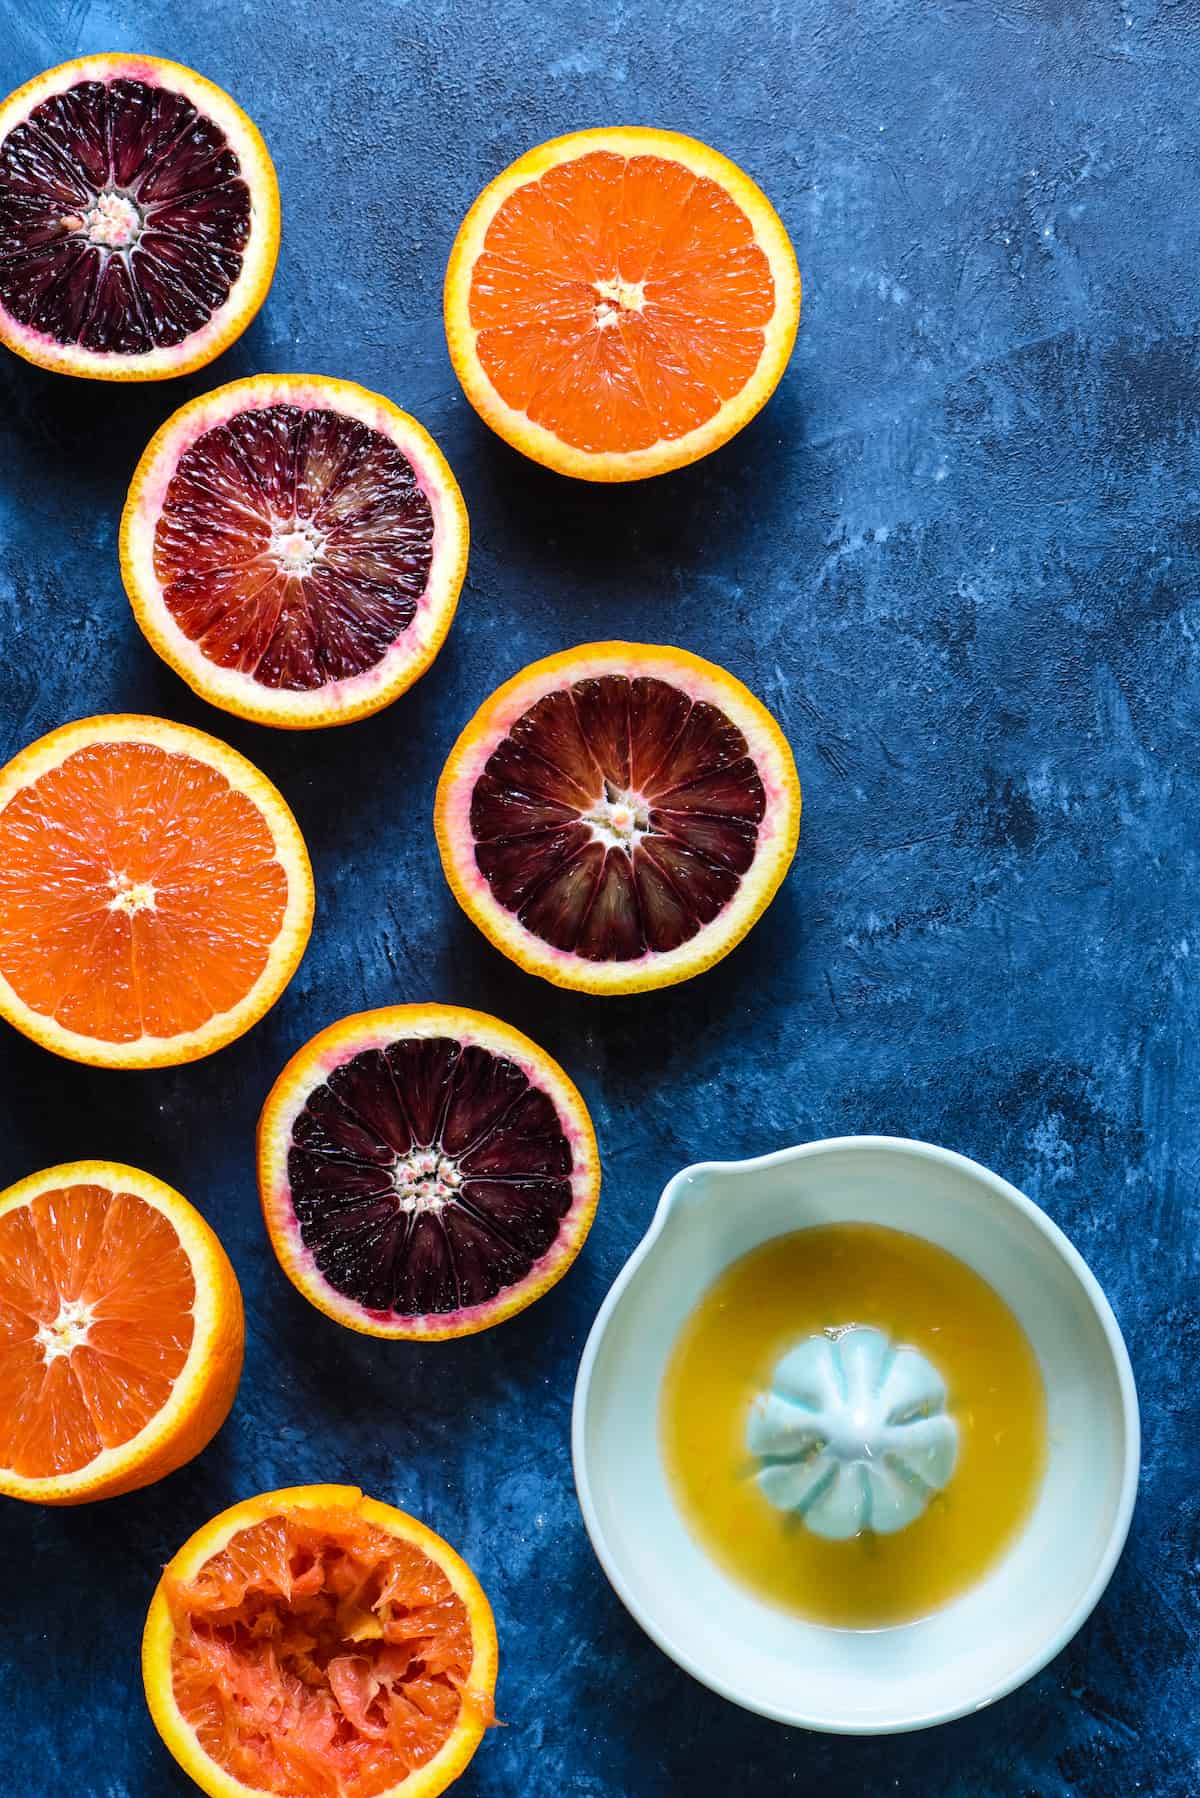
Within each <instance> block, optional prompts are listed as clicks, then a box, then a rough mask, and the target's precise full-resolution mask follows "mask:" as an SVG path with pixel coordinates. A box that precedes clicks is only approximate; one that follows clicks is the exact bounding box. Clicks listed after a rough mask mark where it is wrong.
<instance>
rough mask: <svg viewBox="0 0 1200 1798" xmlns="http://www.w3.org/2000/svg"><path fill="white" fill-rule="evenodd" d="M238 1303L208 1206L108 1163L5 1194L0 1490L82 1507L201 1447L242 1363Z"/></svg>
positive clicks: (55, 1173) (0, 1207)
mask: <svg viewBox="0 0 1200 1798" xmlns="http://www.w3.org/2000/svg"><path fill="white" fill-rule="evenodd" d="M244 1334H245V1331H244V1325H243V1320H242V1297H241V1293H240V1292H239V1290H238V1283H237V1278H236V1276H235V1274H234V1271H233V1269H232V1267H231V1266H230V1265H229V1260H228V1258H227V1256H226V1254H225V1251H224V1249H222V1247H221V1245H220V1243H219V1242H218V1241H217V1239H216V1237H215V1236H214V1235H213V1232H212V1231H211V1230H210V1229H209V1227H208V1225H207V1224H206V1223H205V1221H204V1219H203V1218H202V1217H201V1216H200V1214H199V1212H198V1211H195V1210H194V1209H193V1208H192V1206H191V1205H189V1204H188V1202H187V1200H186V1199H185V1198H183V1197H182V1196H181V1195H180V1194H179V1193H177V1192H175V1191H174V1190H173V1189H172V1188H171V1187H169V1186H166V1185H164V1184H163V1182H162V1181H161V1180H155V1179H154V1178H153V1176H152V1175H150V1174H143V1173H141V1172H139V1170H138V1169H137V1168H132V1167H123V1166H121V1165H120V1164H119V1163H117V1162H112V1161H73V1162H70V1163H69V1164H67V1165H66V1166H63V1167H52V1168H48V1169H47V1170H46V1171H45V1172H44V1173H40V1174H31V1175H30V1176H29V1178H28V1179H27V1180H22V1181H21V1182H20V1183H19V1185H17V1186H10V1187H9V1189H8V1191H7V1192H5V1193H0V1492H4V1493H7V1494H9V1496H10V1497H13V1498H24V1499H31V1500H35V1501H37V1502H38V1503H40V1504H46V1505H77V1504H83V1503H85V1502H86V1501H88V1500H90V1499H95V1498H112V1497H114V1496H115V1495H116V1494H117V1493H121V1492H132V1491H134V1490H135V1489H136V1488H138V1487H140V1486H148V1485H149V1484H150V1483H151V1481H153V1480H158V1479H161V1478H162V1477H163V1475H164V1474H167V1473H170V1472H172V1470H173V1469H174V1468H176V1467H182V1466H183V1464H184V1462H185V1461H190V1460H191V1458H192V1456H193V1455H197V1454H199V1452H200V1450H201V1449H202V1448H204V1447H205V1446H206V1445H207V1443H208V1442H209V1441H210V1439H211V1438H212V1437H213V1435H215V1433H216V1431H217V1430H218V1429H219V1428H220V1427H221V1425H222V1423H223V1422H224V1421H225V1417H226V1415H227V1413H228V1411H229V1407H230V1405H231V1404H232V1403H233V1396H234V1393H235V1392H236V1391H237V1384H238V1376H239V1375H240V1373H241V1370H242V1344H243V1338H244Z"/></svg>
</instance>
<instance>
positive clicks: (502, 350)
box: [445, 126, 800, 481]
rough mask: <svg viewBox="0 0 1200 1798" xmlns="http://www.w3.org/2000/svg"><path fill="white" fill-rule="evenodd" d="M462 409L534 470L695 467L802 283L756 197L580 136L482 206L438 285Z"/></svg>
mask: <svg viewBox="0 0 1200 1798" xmlns="http://www.w3.org/2000/svg"><path fill="white" fill-rule="evenodd" d="M445 317H446V335H447V339H448V342H449V346H450V359H451V361H452V362H453V364H454V368H455V372H456V374H457V375H458V378H459V380H460V381H461V382H462V384H463V388H464V390H465V391H466V395H467V398H468V399H469V400H470V402H471V404H472V405H473V406H474V407H475V410H476V411H477V412H478V413H479V415H480V417H481V418H483V419H484V420H485V422H486V423H487V424H489V425H491V427H492V429H493V430H494V431H497V432H499V434H500V436H501V437H503V438H505V439H506V441H507V442H509V443H511V444H512V445H513V447H514V448H515V449H519V450H521V451H523V452H524V454H525V455H527V456H532V457H533V459H534V460H535V461H537V462H543V463H545V465H546V466H547V467H548V468H554V469H557V470H558V471H559V473H560V474H569V475H578V476H581V477H582V478H583V479H584V480H589V481H632V480H638V479H639V478H641V477H642V476H644V475H652V474H663V473H664V472H665V471H666V470H668V469H671V468H681V467H683V465H684V464H685V463H688V462H695V461H696V460H697V459H698V458H699V457H701V456H706V455H707V454H708V453H709V451H710V450H714V449H716V448H717V447H718V445H720V444H722V443H726V442H727V441H728V440H729V438H730V437H732V436H733V435H734V433H735V432H736V431H740V430H741V428H742V426H743V425H745V424H747V423H748V422H749V420H750V419H751V418H753V416H754V414H755V413H756V412H757V411H758V410H759V409H760V407H762V406H763V405H765V403H766V401H767V400H768V399H769V398H770V396H771V394H772V393H773V392H774V390H775V387H776V385H777V384H778V382H779V378H780V376H781V375H782V373H783V371H784V368H785V367H786V365H787V360H788V357H789V356H790V355H791V351H792V344H793V342H794V340H795V336H796V326H797V324H798V323H799V318H800V275H799V272H798V271H797V268H796V258H795V255H794V254H793V252H792V246H791V244H790V243H789V241H788V237H787V233H786V231H785V230H784V228H783V226H782V224H781V223H780V221H779V218H778V215H777V214H776V212H775V210H774V208H773V207H772V206H771V204H770V202H769V201H768V200H767V198H766V196H765V195H764V194H762V193H761V192H760V191H759V189H758V188H757V187H756V186H755V185H754V183H753V181H751V180H750V178H749V176H748V175H745V174H743V172H742V170H741V169H739V168H738V167H737V166H736V165H735V164H734V163H732V162H730V161H729V160H728V158H727V157H724V156H721V155H719V154H718V152H717V151H716V150H710V149H709V148H708V147H707V145H705V144H701V143H697V142H696V141H695V139H694V138H690V137H680V136H678V135H677V134H676V133H675V132H673V131H654V130H645V129H641V128H634V127H627V126H623V127H619V128H615V129H611V130H601V131H578V132H575V133H574V134H573V135H571V136H570V137H559V138H555V139H554V140H553V141H552V142H550V143H548V144H542V145H541V147H540V148H539V149H536V150H530V151H529V153H528V154H527V155H525V156H522V157H521V158H520V160H519V161H517V162H514V163H513V164H512V166H511V167H510V168H507V169H505V171H504V173H503V174H502V175H498V176H497V177H496V179H495V180H494V181H493V182H492V183H491V184H490V186H488V187H487V188H485V189H484V191H483V193H482V194H481V195H480V196H479V198H478V199H477V200H476V202H475V204H474V206H472V208H471V210H470V212H469V213H468V214H467V216H466V218H465V219H464V221H463V223H462V226H461V228H460V230H459V233H458V236H457V238H456V239H455V241H454V248H453V250H452V252H451V255H450V263H449V267H448V268H447V270H446V290H445Z"/></svg>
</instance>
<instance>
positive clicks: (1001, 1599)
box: [572, 1136, 1140, 1735]
mask: <svg viewBox="0 0 1200 1798" xmlns="http://www.w3.org/2000/svg"><path fill="white" fill-rule="evenodd" d="M851 1221H854V1222H861V1223H877V1224H889V1225H891V1226H892V1227H893V1228H896V1229H900V1230H907V1231H910V1232H912V1233H913V1234H915V1235H918V1236H923V1237H925V1238H927V1239H928V1240H929V1241H930V1242H935V1243H938V1244H940V1245H941V1246H942V1247H943V1248H945V1249H948V1250H949V1251H950V1252H951V1253H952V1254H954V1255H957V1256H958V1257H959V1258H960V1259H961V1260H963V1261H965V1262H967V1263H968V1265H969V1266H971V1267H973V1268H975V1269H976V1271H977V1272H978V1273H980V1274H982V1275H983V1277H984V1279H986V1280H987V1281H989V1282H990V1284H991V1285H992V1286H993V1287H994V1288H995V1290H996V1291H997V1292H998V1293H999V1294H1000V1296H1001V1297H1002V1298H1003V1299H1004V1300H1005V1302H1006V1303H1007V1304H1008V1305H1009V1306H1010V1308H1011V1309H1012V1311H1013V1312H1014V1313H1015V1314H1016V1316H1017V1318H1018V1319H1019V1320H1020V1323H1021V1324H1022V1326H1023V1328H1024V1330H1025V1332H1026V1334H1027V1335H1028V1337H1029V1340H1030V1342H1031V1343H1032V1345H1033V1348H1034V1350H1035V1352H1036V1354H1037V1357H1038V1360H1039V1362H1040V1364H1041V1369H1042V1376H1043V1379H1044V1380H1045V1385H1046V1397H1047V1405H1048V1425H1049V1438H1050V1445H1049V1456H1048V1465H1047V1471H1046V1476H1045V1480H1044V1482H1043V1485H1042V1489H1041V1493H1040V1496H1039V1498H1038V1501H1037V1504H1036V1506H1035V1509H1034V1512H1033V1514H1032V1516H1031V1517H1030V1520H1029V1522H1028V1524H1027V1525H1026V1527H1025V1529H1024V1531H1023V1533H1022V1535H1021V1536H1020V1538H1019V1539H1018V1541H1017V1542H1016V1543H1015V1544H1014V1546H1013V1547H1012V1549H1011V1550H1010V1551H1009V1553H1008V1554H1007V1556H1006V1557H1005V1558H1004V1560H1003V1561H1002V1562H1001V1563H1000V1564H999V1565H998V1566H997V1567H996V1568H995V1569H994V1570H993V1571H992V1573H991V1574H990V1575H989V1576H988V1577H987V1578H986V1579H985V1580H983V1581H981V1582H980V1584H979V1585H977V1586H975V1587H973V1588H972V1589H971V1590H970V1591H969V1592H967V1593H966V1594H964V1596H963V1597H961V1598H959V1599H956V1600H955V1601H954V1602H953V1603H952V1604H950V1605H948V1606H947V1607H946V1608H945V1609H944V1610H941V1611H938V1612H937V1613H935V1614H934V1615H933V1616H930V1617H926V1618H924V1619H922V1620H921V1621H920V1622H917V1623H911V1624H906V1625H904V1626H903V1627H899V1628H893V1629H881V1630H872V1631H864V1630H836V1629H830V1628H827V1627H825V1626H824V1625H820V1624H811V1623H804V1622H801V1621H800V1620H799V1619H797V1618H795V1617H792V1616H789V1615H788V1614H787V1613H786V1612H784V1611H782V1610H776V1609H774V1608H772V1607H771V1606H769V1605H767V1604H765V1603H763V1602H762V1601H761V1600H760V1599H758V1598H756V1597H755V1596H754V1595H753V1594H752V1593H750V1592H748V1591H746V1590H744V1589H743V1588H742V1587H741V1586H739V1585H737V1584H736V1583H735V1582H733V1581H732V1580H731V1579H729V1577H728V1576H727V1575H726V1574H724V1573H723V1572H721V1570H720V1569H719V1568H718V1567H717V1566H716V1565H714V1563H713V1562H712V1561H711V1560H709V1559H708V1557H707V1556H706V1555H705V1554H704V1553H703V1551H702V1550H701V1549H700V1548H699V1547H698V1546H697V1544H696V1543H695V1542H694V1540H693V1539H692V1537H691V1536H690V1534H689V1533H688V1531H687V1529H686V1527H685V1525H684V1523H683V1521H682V1519H681V1517H680V1515H679V1513H678V1511H677V1510H676V1508H675V1505H674V1503H673V1501H672V1498H671V1495H670V1492H669V1490H668V1487H667V1483H666V1477H665V1472H664V1468H663V1462H662V1456H661V1452H660V1446H659V1431H658V1402H659V1387H660V1383H661V1380H662V1375H663V1370H664V1367H665V1365H666V1362H667V1358H668V1355H669V1353H670V1350H671V1347H672V1345H673V1343H674V1341H675V1338H676V1335H677V1333H678V1331H679V1328H680V1326H681V1324H682V1323H683V1321H684V1319H685V1317H686V1316H687V1314H688V1313H689V1311H690V1310H691V1309H692V1307H693V1305H694V1304H695V1303H696V1301H697V1299H699V1297H700V1296H701V1294H702V1293H704V1292H705V1291H707V1289H708V1288H709V1287H710V1286H711V1285H712V1283H713V1281H714V1280H715V1279H716V1278H717V1276H718V1275H719V1274H720V1273H721V1271H722V1270H723V1269H724V1268H725V1267H727V1266H728V1265H729V1263H730V1262H731V1261H735V1260H736V1259H737V1258H738V1257H739V1256H741V1255H744V1254H745V1253H746V1252H747V1251H748V1250H749V1249H752V1248H754V1247H755V1246H756V1245H757V1244H758V1243H760V1242H765V1241H766V1240H767V1239H768V1238H769V1237H772V1236H779V1235H782V1234H783V1233H784V1232H786V1231H790V1230H798V1229H803V1228H804V1227H805V1226H806V1225H810V1224H821V1223H834V1222H851ZM572 1447H573V1453H574V1461H575V1483H576V1487H577V1489H578V1493H579V1502H580V1505H581V1507H582V1510H583V1516H584V1521H585V1523H586V1525H587V1530H588V1534H589V1535H590V1537H591V1539H592V1544H593V1546H594V1548H595V1550H596V1553H597V1555H598V1556H599V1558H600V1562H601V1565H602V1566H603V1568H604V1571H605V1572H606V1573H607V1575H608V1577H609V1579H610V1580H611V1581H612V1584H613V1586H614V1588H615V1589H616V1592H617V1594H618V1596H619V1597H620V1598H621V1599H622V1601H623V1602H624V1603H625V1605H626V1606H627V1607H628V1609H629V1610H630V1611H631V1612H632V1614H633V1616H634V1617H635V1618H636V1619H637V1621H638V1623H640V1624H641V1626H642V1628H643V1629H644V1630H645V1631H646V1632H647V1634H648V1635H650V1636H651V1637H652V1638H653V1639H654V1641H655V1642H657V1643H658V1645H659V1647H660V1648H662V1649H664V1650H665V1651H666V1653H667V1654H669V1655H670V1656H671V1657H672V1659H673V1660H675V1661H677V1662H678V1663H679V1665H680V1666H681V1667H683V1668H685V1669H686V1671H687V1672H689V1673H691V1674H693V1675H694V1676H695V1678H696V1679H698V1680H701V1681H702V1682H703V1683H704V1684H705V1685H706V1686H710V1687H711V1688H712V1690H713V1691H714V1692H719V1693H720V1694H721V1695H722V1696H723V1697H725V1698H730V1699H732V1700H733V1701H734V1703H735V1704H740V1705H743V1706H745V1708H746V1709H747V1710H751V1711H758V1712H760V1713H761V1714H762V1715H763V1716H766V1717H773V1718H776V1719H778V1721H780V1722H781V1723H791V1724H797V1725H801V1726H803V1727H804V1728H807V1729H820V1730H830V1731H834V1732H837V1733H839V1734H846V1735H870V1734H882V1733H886V1732H890V1731H897V1730H908V1729H922V1728H925V1727H926V1726H927V1725H929V1724H933V1723H945V1722H947V1721H948V1720H949V1719H950V1718H952V1717H960V1716H962V1715H963V1714H964V1713H965V1712H968V1711H975V1710H979V1709H981V1708H982V1707H983V1706H984V1705H987V1704H990V1703H992V1702H993V1701H994V1700H995V1699H997V1698H1001V1697H1003V1696H1004V1694H1005V1693H1007V1692H1011V1691H1012V1690H1013V1689H1014V1688H1015V1687H1016V1686H1019V1685H1021V1684H1022V1682H1023V1681H1025V1680H1027V1679H1029V1678H1030V1677H1031V1676H1032V1675H1033V1674H1034V1673H1036V1672H1037V1671H1038V1670H1039V1668H1041V1667H1043V1666H1044V1665H1045V1664H1046V1662H1047V1661H1048V1660H1050V1658H1051V1657H1052V1656H1053V1655H1055V1654H1057V1653H1058V1651H1059V1650H1060V1649H1061V1648H1063V1647H1064V1646H1065V1644H1066V1643H1067V1642H1069V1641H1070V1639H1071V1637H1072V1636H1073V1635H1074V1634H1075V1632H1076V1630H1077V1629H1078V1628H1079V1626H1080V1624H1082V1623H1083V1621H1084V1619H1085V1618H1086V1617H1087V1616H1088V1614H1089V1613H1090V1611H1091V1610H1092V1608H1093V1606H1094V1605H1095V1604H1096V1602H1097V1600H1098V1599H1099V1598H1100V1595H1101V1593H1102V1592H1103V1591H1104V1588H1105V1586H1106V1585H1107V1584H1108V1580H1109V1577H1110V1575H1111V1573H1112V1570H1113V1568H1114V1566H1115V1565H1116V1562H1117V1557H1118V1556H1119V1555H1120V1552H1121V1549H1122V1547H1123V1546H1124V1543H1125V1537H1126V1535H1127V1533H1128V1530H1129V1520H1130V1517H1131V1515H1132V1512H1133V1502H1134V1497H1135V1494H1136V1491H1137V1479H1138V1458H1139V1448H1140V1434H1139V1425H1138V1405H1137V1393H1136V1390H1135V1388H1134V1383H1133V1373H1132V1370H1131V1368H1130V1365H1129V1356H1128V1353H1127V1352H1126V1348H1125V1344H1124V1342H1123V1340H1122V1337H1121V1332H1120V1329H1119V1327H1118V1325H1117V1321H1116V1319H1115V1318H1114V1316H1113V1314H1112V1310H1111V1308H1110V1307H1109V1304H1108V1301H1107V1299H1106V1298H1105V1296H1104V1294H1103V1292H1102V1291H1101V1290H1100V1287H1099V1286H1098V1285H1097V1283H1096V1281H1095V1279H1094V1277H1093V1276H1092V1274H1091V1273H1090V1272H1089V1270H1088V1268H1087V1265H1086V1264H1085V1262H1084V1261H1083V1260H1082V1258H1081V1257H1080V1255H1079V1254H1078V1253H1077V1251H1076V1250H1075V1249H1074V1248H1072V1246H1071V1244H1070V1243H1069V1242H1068V1241H1067V1239H1066V1237H1065V1236H1064V1235H1063V1234H1062V1231H1061V1230H1059V1229H1058V1228H1057V1226H1056V1225H1055V1224H1053V1223H1052V1222H1051V1221H1050V1219H1049V1218H1048V1217H1047V1216H1046V1215H1045V1213H1044V1212H1043V1211H1040V1210H1039V1209H1038V1207H1037V1206H1036V1205H1035V1204H1033V1203H1032V1201H1031V1200H1029V1199H1027V1198H1025V1197H1024V1195H1023V1194H1022V1193H1019V1192H1018V1191H1017V1190H1016V1188H1015V1187H1013V1186H1010V1185H1009V1184H1008V1183H1007V1181H1005V1180H1001V1179H1000V1178H998V1176H997V1175H995V1174H992V1173H989V1172H988V1170H987V1169H986V1168H984V1167H980V1166H979V1165H978V1163H976V1162H974V1161H968V1160H967V1159H966V1157H965V1156H962V1155H955V1154H953V1153H951V1151H949V1150H948V1149H939V1148H934V1147H932V1146H931V1145H930V1144H928V1143H920V1142H910V1141H908V1140H906V1139H904V1138H901V1137H887V1136H851V1137H841V1138H837V1139H834V1140H831V1141H828V1142H815V1143H806V1144H805V1145H804V1146H803V1147H801V1148H796V1149H784V1150H782V1151H781V1152H780V1153H779V1154H777V1155H765V1156H763V1157H762V1158H761V1159H759V1160H757V1161H743V1162H727V1163H721V1162H708V1163H704V1164H702V1165H701V1166H698V1167H691V1168H686V1169H685V1170H684V1171H683V1172H682V1173H680V1174H677V1175H676V1176H675V1178H674V1179H673V1180H672V1181H671V1183H670V1184H669V1186H668V1187H667V1189H666V1191H665V1192H664V1193H663V1196H662V1200H661V1202H660V1204H659V1207H658V1210H657V1211H656V1212H655V1215H654V1220H653V1222H652V1223H651V1226H650V1229H649V1231H648V1232H647V1234H646V1236H645V1237H644V1238H643V1240H642V1242H641V1243H640V1244H639V1245H638V1247H637V1249H636V1250H635V1251H634V1253H633V1255H632V1257H631V1258H630V1260H629V1261H628V1263H627V1264H626V1266H625V1267H624V1269H623V1270H622V1272H621V1274H620V1275H619V1276H618V1278H617V1280H616V1283H615V1284H614V1286H613V1288H612V1290H611V1292H610V1293H609V1294H608V1297H607V1298H606V1299H605V1301H604V1304H603V1305H602V1306H601V1308H600V1313H599V1315H598V1317H597V1318H596V1322H595V1324H594V1325H593V1327H592V1331H591V1334H590V1336H589V1337H588V1341H587V1346H586V1348H585V1349H584V1354H583V1361H582V1363H581V1365H580V1369H579V1378H578V1381H577V1383H576V1388H575V1409H574V1418H573V1427H572Z"/></svg>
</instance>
